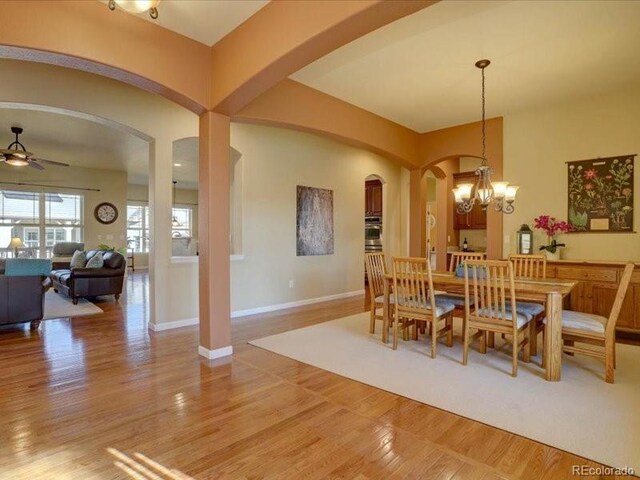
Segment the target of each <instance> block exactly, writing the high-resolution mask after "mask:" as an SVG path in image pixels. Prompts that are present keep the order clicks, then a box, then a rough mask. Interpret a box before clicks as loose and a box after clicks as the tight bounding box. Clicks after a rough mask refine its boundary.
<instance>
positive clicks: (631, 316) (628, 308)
mask: <svg viewBox="0 0 640 480" xmlns="http://www.w3.org/2000/svg"><path fill="white" fill-rule="evenodd" d="M623 270H624V263H615V262H612V263H607V262H579V261H571V260H564V261H562V260H561V261H558V262H549V263H548V264H547V278H558V279H560V280H574V281H577V282H578V283H577V285H576V286H575V288H574V289H573V291H572V292H571V298H570V300H569V305H567V306H566V307H565V308H570V309H571V310H575V311H578V312H584V313H593V314H595V315H601V316H603V317H607V318H608V317H609V314H610V313H611V308H612V307H613V302H614V301H615V298H616V293H617V291H618V285H619V283H620V280H621V279H622V272H623ZM638 317H640V268H639V269H638V270H637V271H635V272H634V273H633V276H632V277H631V284H630V285H629V289H628V290H627V294H626V296H625V298H624V302H623V303H622V309H621V311H620V315H619V317H618V322H617V323H616V329H617V330H618V331H619V332H623V333H625V332H626V333H636V334H640V320H638Z"/></svg>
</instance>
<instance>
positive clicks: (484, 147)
mask: <svg viewBox="0 0 640 480" xmlns="http://www.w3.org/2000/svg"><path fill="white" fill-rule="evenodd" d="M486 150H487V132H486V126H485V93H484V67H482V165H486V164H487V154H486Z"/></svg>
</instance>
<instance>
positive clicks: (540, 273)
mask: <svg viewBox="0 0 640 480" xmlns="http://www.w3.org/2000/svg"><path fill="white" fill-rule="evenodd" d="M509 261H510V262H511V263H513V274H514V275H515V276H516V278H531V279H533V280H544V279H545V278H547V257H545V256H544V255H516V254H515V253H512V254H511V255H509Z"/></svg>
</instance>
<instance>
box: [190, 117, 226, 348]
mask: <svg viewBox="0 0 640 480" xmlns="http://www.w3.org/2000/svg"><path fill="white" fill-rule="evenodd" d="M199 145H200V165H199V183H198V190H199V193H198V205H199V220H198V229H199V234H198V235H199V255H200V258H199V267H200V269H199V273H200V280H199V282H200V297H199V298H200V300H199V301H200V347H199V349H198V352H199V353H200V355H202V356H204V357H206V358H209V359H213V358H220V357H224V356H227V355H231V354H232V353H233V348H232V346H231V305H230V302H231V301H230V293H231V292H230V261H229V254H230V251H229V178H230V177H229V153H230V119H229V117H227V116H225V115H220V114H218V113H213V112H205V113H203V114H202V115H201V116H200V143H199Z"/></svg>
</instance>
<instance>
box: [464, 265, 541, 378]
mask: <svg viewBox="0 0 640 480" xmlns="http://www.w3.org/2000/svg"><path fill="white" fill-rule="evenodd" d="M465 265H466V266H465V269H464V296H465V299H466V302H465V310H466V314H465V317H464V321H463V330H464V333H463V354H462V364H463V365H466V364H467V360H468V357H469V343H470V338H469V335H470V334H469V331H470V329H472V328H473V329H476V330H477V331H478V332H477V333H476V334H475V335H474V338H476V337H479V338H480V340H481V342H480V353H483V354H485V353H487V335H488V334H490V333H494V334H495V333H504V334H506V335H510V336H511V342H510V343H511V349H512V362H511V375H512V376H514V377H515V376H517V374H518V353H519V352H520V351H521V350H522V352H523V354H522V357H523V360H524V361H525V362H528V361H529V359H530V351H529V348H530V342H529V337H530V334H531V331H530V326H529V324H530V321H531V319H532V317H531V316H530V315H526V314H524V313H519V312H518V311H517V309H518V303H517V302H516V290H515V283H514V274H513V264H512V263H511V262H509V261H506V260H467V261H466V262H465ZM471 298H473V299H474V300H475V303H473V304H472V303H471V302H470V300H471Z"/></svg>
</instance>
